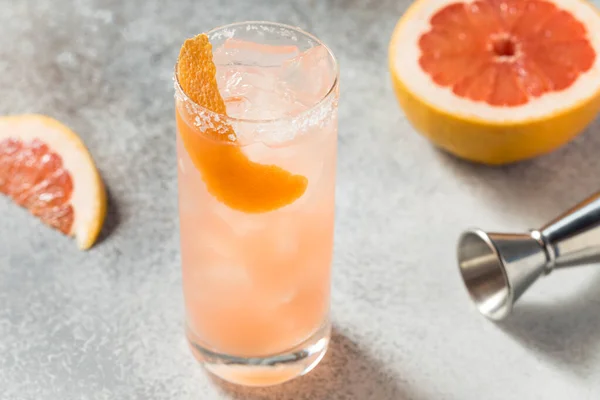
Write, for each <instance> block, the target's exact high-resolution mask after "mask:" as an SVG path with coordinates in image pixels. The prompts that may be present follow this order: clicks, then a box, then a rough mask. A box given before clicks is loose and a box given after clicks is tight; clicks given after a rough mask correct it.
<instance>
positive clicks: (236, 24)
mask: <svg viewBox="0 0 600 400" xmlns="http://www.w3.org/2000/svg"><path fill="white" fill-rule="evenodd" d="M259 24H260V25H269V26H276V27H280V28H285V29H289V30H291V31H295V32H298V33H300V34H302V35H304V36H306V37H308V38H309V39H311V40H313V41H315V42H316V43H317V45H320V46H323V47H324V48H325V50H327V54H328V55H329V57H330V58H331V60H332V61H333V71H334V74H335V76H334V79H333V82H332V83H331V86H330V87H329V89H328V90H327V92H326V93H325V94H324V95H323V96H322V97H321V98H320V99H319V100H317V101H316V102H315V103H314V104H312V105H311V106H309V107H307V108H306V109H305V110H302V111H299V112H296V113H294V114H292V115H286V116H283V117H277V118H266V119H248V118H237V117H230V116H229V115H227V114H224V113H218V112H215V111H212V110H210V109H208V108H206V107H204V106H202V105H200V104H198V103H196V102H195V101H194V100H192V99H191V98H190V97H189V96H188V95H187V93H186V92H185V91H184V90H183V88H182V87H181V84H180V83H179V77H178V76H177V65H178V64H179V61H178V62H176V63H175V71H174V74H173V80H174V82H175V90H176V91H178V92H179V94H181V95H182V96H183V98H184V100H185V101H189V102H190V103H192V104H193V105H194V106H195V107H198V108H199V109H200V110H202V111H204V112H206V113H208V114H213V115H218V116H220V117H223V118H225V119H226V120H227V121H230V122H236V123H253V124H267V123H274V122H279V121H286V120H294V119H301V118H302V117H303V116H305V115H310V113H311V112H313V110H315V109H316V108H318V107H320V106H321V105H323V104H324V103H325V102H326V101H327V100H329V98H330V97H331V96H333V95H334V94H335V92H336V88H337V87H338V83H339V77H340V66H339V63H338V61H337V58H336V57H335V55H334V54H333V52H332V51H331V49H330V48H329V46H327V45H326V44H325V43H323V41H321V40H320V39H319V38H318V37H316V36H315V35H313V34H311V33H308V32H306V31H305V30H303V29H302V28H299V27H296V26H292V25H287V24H282V23H279V22H270V21H242V22H233V23H231V24H226V25H220V26H218V27H216V28H213V29H211V30H209V31H208V32H206V33H205V34H206V35H207V36H209V38H210V35H211V34H213V33H215V32H218V31H220V30H223V29H227V28H235V27H239V26H244V25H259ZM211 45H212V43H211Z"/></svg>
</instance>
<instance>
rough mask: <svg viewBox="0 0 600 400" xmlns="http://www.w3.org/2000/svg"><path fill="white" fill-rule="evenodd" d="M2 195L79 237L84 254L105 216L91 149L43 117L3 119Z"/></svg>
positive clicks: (0, 134)
mask: <svg viewBox="0 0 600 400" xmlns="http://www.w3.org/2000/svg"><path fill="white" fill-rule="evenodd" d="M0 193H2V194H5V195H7V196H9V197H10V198H11V199H12V200H13V201H14V202H15V203H17V204H19V205H20V206H22V207H25V208H27V209H28V210H29V211H30V212H31V213H32V214H33V215H35V216H36V217H38V218H39V219H40V220H42V221H43V222H44V223H45V224H47V225H49V226H51V227H52V228H55V229H57V230H59V231H60V232H62V233H64V234H65V235H69V236H75V238H76V240H77V244H78V245H79V247H80V248H81V249H88V248H90V247H91V246H92V245H93V244H94V241H95V240H96V238H97V237H98V234H99V233H100V229H101V228H102V223H103V221H104V216H105V214H106V194H105V191H104V186H103V184H102V181H101V179H100V175H99V174H98V171H97V170H96V167H95V166H94V162H93V160H92V158H91V156H90V154H89V153H88V151H87V149H86V148H85V146H84V145H83V143H82V142H81V140H80V139H79V137H78V136H77V135H76V134H75V133H73V132H72V131H71V130H70V129H69V128H67V127H66V126H64V125H63V124H61V123H60V122H58V121H56V120H54V119H52V118H49V117H45V116H41V115H21V116H10V117H1V118H0ZM4 218H5V217H4Z"/></svg>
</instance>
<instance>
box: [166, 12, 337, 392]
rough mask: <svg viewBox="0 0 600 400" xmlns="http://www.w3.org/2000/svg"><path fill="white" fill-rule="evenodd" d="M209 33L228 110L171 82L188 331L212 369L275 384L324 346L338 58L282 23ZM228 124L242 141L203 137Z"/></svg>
mask: <svg viewBox="0 0 600 400" xmlns="http://www.w3.org/2000/svg"><path fill="white" fill-rule="evenodd" d="M207 35H208V38H209V40H210V42H211V43H212V45H213V56H214V62H215V65H216V79H217V83H218V87H219V92H220V94H221V97H222V98H223V100H224V101H225V105H226V110H227V111H226V114H225V113H223V114H218V113H214V112H213V111H211V110H209V109H206V108H204V107H202V106H201V105H198V104H196V103H195V102H193V101H192V100H191V99H190V97H188V96H187V95H186V93H185V92H184V90H183V89H182V86H183V85H180V84H179V82H178V83H177V84H176V111H177V126H178V135H177V158H178V176H179V213H180V226H181V251H182V253H181V255H182V264H183V288H184V297H185V304H186V315H187V335H188V340H189V342H190V345H191V348H192V350H193V352H194V354H195V356H196V358H198V359H199V360H200V361H201V362H202V363H204V364H205V365H206V367H207V368H208V369H209V370H210V371H212V372H213V373H215V374H217V375H219V376H220V377H222V378H224V379H227V380H229V381H232V382H236V383H242V384H246V385H270V384H275V383H279V382H283V381H286V380H289V379H292V378H294V377H296V376H299V375H302V374H304V373H306V372H308V371H310V370H311V369H312V368H313V367H314V366H315V365H316V364H317V363H318V362H319V360H320V359H321V358H322V356H323V355H324V354H325V351H326V350H327V344H328V341H329V334H330V322H329V299H330V276H331V273H330V272H331V257H332V250H333V225H334V194H335V167H336V147H337V146H336V144H337V99H338V67H337V63H336V61H335V58H334V57H333V55H332V54H331V52H330V51H329V49H328V48H327V47H325V46H324V45H323V44H322V43H321V42H320V41H319V40H318V39H316V38H315V37H313V36H311V35H309V34H307V33H305V32H302V31H300V30H298V29H296V28H292V27H289V26H285V25H280V24H274V23H264V22H256V23H253V22H250V23H240V24H233V25H229V26H225V27H222V28H219V29H216V30H213V31H211V32H209V33H208V34H207ZM215 125H218V127H217V128H215ZM223 126H227V132H229V135H230V136H231V135H232V134H233V132H234V135H235V137H232V138H231V140H225V139H224V140H222V141H215V140H214V139H213V138H211V137H208V136H210V135H209V134H207V132H208V133H211V134H212V133H214V132H215V131H218V130H219V128H220V127H223ZM224 146H228V147H224ZM234 164H235V165H234ZM273 171H275V172H273ZM263 180H264V182H263ZM292 181H293V182H294V185H295V186H294V185H292V184H291V183H290V182H292ZM288 186H289V189H288Z"/></svg>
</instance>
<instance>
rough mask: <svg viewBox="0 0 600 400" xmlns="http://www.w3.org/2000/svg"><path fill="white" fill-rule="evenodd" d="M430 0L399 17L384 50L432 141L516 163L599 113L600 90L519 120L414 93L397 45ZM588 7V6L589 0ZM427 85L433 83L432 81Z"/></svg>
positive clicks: (410, 113)
mask: <svg viewBox="0 0 600 400" xmlns="http://www.w3.org/2000/svg"><path fill="white" fill-rule="evenodd" d="M429 2H430V0H419V1H416V2H415V3H413V5H412V6H411V7H410V8H409V9H408V11H407V12H406V13H405V14H404V16H403V17H402V18H401V19H400V20H399V22H398V24H397V25H396V28H395V29H394V33H393V35H392V39H391V42H390V45H389V49H388V55H389V70H390V73H391V78H392V82H393V87H394V91H395V93H396V96H397V98H398V101H399V103H400V106H401V108H402V110H403V111H404V113H405V115H406V117H407V119H408V120H409V122H410V123H411V124H412V125H413V126H414V128H415V129H416V130H417V131H418V132H419V133H421V134H422V135H423V136H425V137H427V138H428V139H429V140H430V141H431V142H433V143H434V144H435V145H436V146H438V147H440V148H442V149H444V150H446V151H448V152H450V153H452V154H454V155H456V156H458V157H460V158H463V159H466V160H470V161H474V162H478V163H483V164H489V165H502V164H508V163H514V162H517V161H521V160H526V159H530V158H533V157H536V156H540V155H543V154H546V153H549V152H551V151H553V150H555V149H557V148H559V147H560V146H562V145H564V144H565V143H567V142H569V141H570V140H571V139H573V138H574V137H575V136H577V135H578V134H579V133H581V132H582V131H583V130H584V129H585V128H586V127H587V126H588V125H589V124H590V123H591V122H592V121H593V120H594V118H595V117H596V116H597V115H598V112H599V111H600V90H596V91H595V93H593V94H592V95H590V96H585V97H583V98H581V99H579V100H578V101H577V102H574V103H573V104H572V105H570V106H568V107H563V108H561V107H558V109H548V111H547V113H544V115H541V116H540V115H536V116H532V117H531V118H523V119H520V120H510V119H508V120H499V119H496V120H494V119H488V118H481V117H479V116H477V115H473V114H471V113H457V112H453V111H450V110H446V109H444V108H443V107H440V106H439V104H433V103H435V102H434V101H431V100H430V99H428V98H425V97H424V96H422V95H419V94H417V93H415V91H414V90H411V89H410V88H409V86H410V84H407V78H405V77H403V76H401V75H400V73H399V72H398V71H399V68H400V66H399V63H401V62H403V60H402V54H399V52H398V47H399V44H400V41H402V40H406V37H403V36H405V34H403V33H402V32H403V31H406V29H405V28H406V26H405V24H407V23H408V22H409V21H411V19H413V18H419V15H418V14H419V10H420V9H421V8H422V7H423V6H424V5H426V4H427V3H429ZM574 2H575V3H577V2H582V1H581V0H575V1H574ZM448 3H451V1H448ZM589 7H590V8H592V6H591V5H589ZM596 16H597V14H596ZM598 18H599V20H600V17H598ZM596 62H598V61H596ZM408 79H410V78H408ZM431 84H432V85H434V84H435V83H434V82H433V81H432V82H431ZM533 101H535V100H533Z"/></svg>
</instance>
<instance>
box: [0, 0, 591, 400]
mask: <svg viewBox="0 0 600 400" xmlns="http://www.w3.org/2000/svg"><path fill="white" fill-rule="evenodd" d="M408 3H409V1H407V0H305V1H303V0H262V1H250V0H248V1H245V0H239V1H237V2H234V1H226V0H221V1H217V0H202V1H197V0H173V1H168V2H167V1H159V0H135V1H134V0H129V1H122V0H104V1H103V0H78V1H70V0H39V1H34V0H0V38H1V39H0V89H1V95H0V113H2V114H12V113H22V112H39V113H45V114H48V115H51V116H54V117H56V118H58V119H60V120H62V121H64V122H65V123H67V124H68V125H70V126H71V127H72V128H74V129H75V130H76V131H77V132H79V133H80V134H81V136H82V137H83V139H84V140H85V142H86V143H87V145H88V146H89V148H90V150H91V152H92V153H93V155H94V157H95V159H96V161H97V164H98V166H99V168H100V169H101V171H102V174H103V177H104V179H105V181H106V184H107V185H108V188H109V191H110V215H109V217H108V221H107V224H106V229H105V233H104V234H103V236H102V240H101V242H100V243H99V244H98V245H97V246H96V247H95V248H94V249H93V250H91V251H90V252H88V253H82V252H79V251H78V250H77V249H76V246H75V244H74V243H73V242H71V241H70V240H68V239H66V238H63V237H61V236H60V235H58V234H56V233H54V232H51V231H50V230H49V229H46V228H43V227H41V226H40V225H39V224H38V223H37V222H36V221H35V220H34V219H33V218H30V217H29V216H28V215H27V214H26V213H25V212H24V211H22V210H20V209H18V208H16V207H15V206H13V205H11V204H9V202H8V201H7V200H6V199H0V215H1V216H2V217H1V219H0V238H1V240H0V399H2V400H4V399H11V400H13V399H15V400H20V399H35V400H46V399H48V400H50V399H52V400H55V399H61V400H70V399H203V400H204V399H240V400H241V399H244V400H275V399H281V400H292V399H294V400H302V399H331V400H342V399H344V400H346V399H358V400H371V399H372V400H388V399H389V400H404V399H415V400H439V399H457V400H479V399H486V400H501V399H502V400H503V399H528V400H529V399H544V400H546V399H567V398H570V399H597V398H598V396H599V393H600V311H599V310H600V289H599V288H600V270H597V269H594V268H593V267H590V268H583V269H580V270H578V271H572V272H563V273H560V274H558V273H557V274H555V275H552V276H550V277H549V278H547V279H546V280H545V281H544V282H540V284H539V285H537V286H536V287H535V288H534V289H532V292H531V293H529V294H528V295H527V296H526V297H525V298H524V299H523V301H522V303H521V305H520V307H519V308H518V311H517V313H516V315H515V316H514V318H513V319H511V320H510V321H509V322H507V323H506V324H504V325H501V326H496V325H494V324H492V323H490V322H488V321H486V320H485V319H484V318H482V317H480V316H479V315H478V314H477V312H476V311H475V310H474V309H473V308H472V307H471V305H470V304H469V300H468V298H467V295H466V293H465V291H464V289H463V287H462V283H461V282H460V280H459V276H458V273H457V271H456V265H455V261H454V244H455V240H456V237H457V234H458V233H459V231H460V230H461V229H462V228H464V227H467V226H470V225H473V224H476V225H479V226H481V227H483V228H493V229H499V230H500V229H506V230H508V229H524V228H527V227H530V226H535V225H538V224H540V223H542V222H544V221H545V220H546V219H547V218H549V217H552V216H554V215H555V214H556V213H557V212H559V211H561V210H562V209H563V208H565V207H568V206H570V205H572V204H573V203H575V202H577V201H578V200H580V199H581V198H583V197H584V196H586V195H587V194H590V193H591V192H593V191H594V190H596V189H597V188H598V182H599V175H600V157H598V154H599V151H600V124H598V123H596V124H595V125H594V126H592V127H591V128H590V129H589V130H588V131H587V132H586V133H585V134H584V135H582V136H581V137H579V138H578V139H577V140H576V141H575V142H574V143H572V144H571V145H569V146H567V147H566V148H564V149H563V150H560V151H558V152H556V153H554V154H552V155H550V156H547V157H544V158H541V159H538V160H536V161H532V162H527V163H523V164H520V165H517V166H512V167H506V168H485V167H480V166H473V165H470V164H467V163H464V162H461V161H458V160H456V159H453V158H451V157H449V156H447V155H445V154H442V153H440V152H439V151H436V150H435V149H434V148H432V147H431V146H430V145H429V144H428V143H427V142H426V141H425V140H424V139H422V138H420V137H419V136H417V135H416V134H414V132H413V130H412V129H411V127H410V126H409V125H408V123H407V122H406V120H405V119H404V118H403V116H402V114H401V113H400V111H399V108H398V106H397V105H396V102H395V98H394V96H393V94H392V92H391V88H390V84H389V77H388V73H387V66H386V63H387V62H386V47H387V43H388V39H389V36H390V33H391V31H392V28H393V26H394V24H395V21H396V20H397V18H398V17H399V16H400V15H401V13H402V12H403V11H404V9H405V8H406V6H407V5H408ZM249 19H267V20H276V21H281V22H287V23H291V24H294V25H299V26H302V27H304V28H306V29H307V30H309V31H312V32H313V33H315V34H316V35H318V36H319V37H320V38H322V39H323V40H324V41H325V42H326V43H328V44H329V45H330V46H331V48H332V49H333V51H334V52H335V53H336V54H337V56H338V57H339V61H340V63H341V69H342V73H341V75H342V76H341V80H342V97H341V102H340V117H341V119H340V141H339V184H338V199H337V213H338V214H337V236H336V247H335V266H334V267H335V273H334V290H333V318H334V321H335V325H336V328H335V335H334V339H333V344H332V348H331V352H330V353H329V355H328V357H327V358H326V360H325V361H324V362H323V364H322V365H321V366H320V367H319V368H317V369H316V370H315V371H314V372H313V373H311V374H309V375H308V376H307V377H304V378H302V379H299V380H296V381H294V382H292V383H289V384H286V385H283V386H280V387H277V388H272V389H261V390H246V389H239V388H234V387H232V386H228V385H223V384H219V383H217V382H215V381H213V380H211V379H210V378H209V377H208V376H207V375H206V374H205V373H204V372H203V371H202V369H201V368H199V367H198V366H197V365H196V364H195V362H194V361H193V360H192V358H191V356H190V355H189V353H188V350H187V348H186V346H185V343H184V338H183V335H182V326H181V321H182V309H183V307H182V299H181V289H180V272H179V249H178V232H177V215H176V181H175V174H176V167H175V155H174V152H175V147H174V121H173V101H172V85H171V73H172V69H173V64H174V62H175V58H176V56H177V52H178V47H179V45H180V44H181V42H182V40H183V39H184V38H185V37H188V36H192V35H193V34H196V33H198V32H200V31H204V30H207V29H209V28H212V27H213V26H216V25H220V24H224V23H228V22H233V21H238V20H249Z"/></svg>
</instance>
